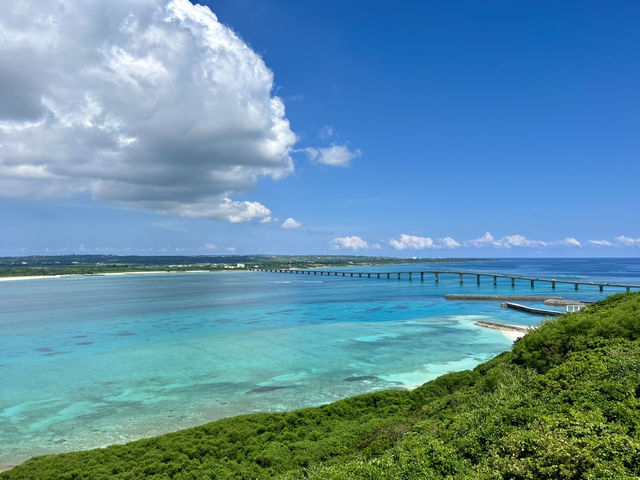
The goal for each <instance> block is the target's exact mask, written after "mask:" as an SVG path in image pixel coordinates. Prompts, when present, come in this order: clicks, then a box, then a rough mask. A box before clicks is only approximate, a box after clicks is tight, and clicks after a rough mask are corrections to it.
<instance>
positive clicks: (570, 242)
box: [559, 237, 582, 247]
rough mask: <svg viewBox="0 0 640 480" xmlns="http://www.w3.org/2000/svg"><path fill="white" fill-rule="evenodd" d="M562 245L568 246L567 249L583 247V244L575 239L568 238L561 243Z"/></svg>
mask: <svg viewBox="0 0 640 480" xmlns="http://www.w3.org/2000/svg"><path fill="white" fill-rule="evenodd" d="M559 244H560V245H566V246H567V247H581V246H582V244H581V243H580V242H579V241H578V240H576V239H575V238H573V237H567V238H565V239H564V240H561V241H560V242H559Z"/></svg>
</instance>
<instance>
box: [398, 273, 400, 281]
mask: <svg viewBox="0 0 640 480" xmlns="http://www.w3.org/2000/svg"><path fill="white" fill-rule="evenodd" d="M398 280H400V272H398Z"/></svg>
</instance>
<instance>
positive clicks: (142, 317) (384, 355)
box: [0, 259, 640, 466]
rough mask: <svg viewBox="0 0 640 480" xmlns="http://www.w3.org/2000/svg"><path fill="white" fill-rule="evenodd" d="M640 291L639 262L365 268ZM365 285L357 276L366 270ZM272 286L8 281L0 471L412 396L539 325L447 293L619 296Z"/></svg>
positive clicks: (165, 280)
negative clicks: (331, 405) (240, 419)
mask: <svg viewBox="0 0 640 480" xmlns="http://www.w3.org/2000/svg"><path fill="white" fill-rule="evenodd" d="M421 268H422V269H424V270H434V269H442V270H449V269H451V270H467V271H478V272H492V273H509V274H514V275H523V276H526V275H531V276H538V277H542V278H556V279H558V280H560V279H566V280H579V281H599V282H609V283H615V282H618V283H632V284H640V259H535V260H534V259H503V260H491V261H478V262H470V263H466V262H465V263H458V264H452V263H446V264H428V265H424V266H422V267H421V266H419V265H398V266H385V267H370V268H368V269H367V270H368V271H371V272H378V271H389V270H391V271H408V270H411V271H419V270H420V269H421ZM357 270H358V271H363V270H364V269H363V268H358V269H357ZM616 291H620V290H613V289H610V290H608V289H605V292H604V293H600V292H599V291H598V289H597V287H596V288H593V287H581V288H580V290H578V291H577V292H576V291H574V289H573V285H558V287H557V288H556V290H551V287H550V285H548V284H537V285H536V286H535V288H534V289H532V288H531V287H530V285H529V283H528V282H524V281H521V282H518V283H516V286H515V287H512V286H511V283H510V281H509V280H507V279H499V280H498V285H497V286H494V285H493V283H492V280H491V279H489V278H485V279H483V282H482V284H481V285H480V286H477V285H476V282H475V278H471V277H468V278H467V279H466V281H465V283H464V284H463V285H460V284H459V282H458V277H457V276H453V275H441V276H440V281H439V283H437V284H436V283H435V282H434V281H433V277H432V276H430V275H427V276H425V280H424V282H421V281H420V279H419V277H418V278H417V279H416V277H415V276H414V279H413V281H411V282H410V281H408V280H407V279H406V277H405V278H404V279H402V280H397V278H396V279H394V278H392V279H390V280H387V279H386V278H382V279H377V278H371V279H369V278H361V279H360V278H350V277H345V278H343V277H326V276H307V275H288V274H281V273H264V272H233V273H180V274H149V275H122V276H87V277H69V278H52V279H41V280H33V279H31V280H23V281H9V282H0V466H3V465H4V466H6V465H14V464H16V463H19V462H22V461H24V460H26V459H28V458H30V457H31V456H34V455H42V454H48V453H58V452H66V451H72V450H80V449H88V448H95V447H103V446H106V445H109V444H113V443H123V442H126V441H129V440H134V439H137V438H141V437H148V436H152V435H157V434H161V433H166V432H170V431H174V430H178V429H182V428H186V427H190V426H194V425H199V424H203V423H206V422H209V421H212V420H216V419H219V418H223V417H229V416H233V415H239V414H245V413H252V412H263V411H282V410H291V409H296V408H302V407H308V406H314V405H320V404H323V403H328V402H332V401H335V400H339V399H341V398H345V397H348V396H352V395H358V394H362V393H367V392H372V391H377V390H383V389H389V388H414V387H416V386H418V385H421V384H422V383H424V382H426V381H429V380H431V379H433V378H435V377H437V376H439V375H442V374H444V373H447V372H452V371H458V370H463V369H467V368H473V367H474V366H475V365H477V364H478V363H481V362H483V361H485V360H488V359H489V358H491V357H493V356H495V355H497V354H499V353H500V352H503V351H505V350H508V349H509V348H510V347H511V344H512V342H511V341H510V340H508V339H507V338H506V337H505V336H504V335H503V334H502V333H501V332H499V331H496V330H491V329H486V328H481V327H477V326H475V325H474V323H475V322H477V321H478V320H489V321H495V322H503V323H512V324H521V325H535V324H536V323H538V322H540V321H541V319H540V317H536V316H531V315H528V314H525V313H522V312H517V311H513V310H508V309H505V308H502V307H500V304H499V302H473V301H471V302H456V301H448V300H445V299H444V295H445V294H447V293H470V294H472V293H487V294H505V295H508V294H529V295H531V294H535V295H546V294H554V295H561V296H564V297H565V298H572V299H582V300H590V301H595V300H600V299H602V298H605V296H606V295H609V294H612V293H616Z"/></svg>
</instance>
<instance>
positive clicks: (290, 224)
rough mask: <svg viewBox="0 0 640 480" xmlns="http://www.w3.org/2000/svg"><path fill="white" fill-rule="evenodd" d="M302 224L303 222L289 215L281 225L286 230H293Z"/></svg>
mask: <svg viewBox="0 0 640 480" xmlns="http://www.w3.org/2000/svg"><path fill="white" fill-rule="evenodd" d="M301 226H302V223H300V222H298V221H296V220H294V219H293V218H291V217H289V218H287V219H286V220H285V221H284V222H282V225H280V228H284V229H285V230H291V229H294V228H300V227H301Z"/></svg>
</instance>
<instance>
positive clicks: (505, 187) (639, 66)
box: [0, 0, 640, 257]
mask: <svg viewBox="0 0 640 480" xmlns="http://www.w3.org/2000/svg"><path fill="white" fill-rule="evenodd" d="M50 3H51V4H54V3H55V2H50ZM62 4H64V6H63V7H60V6H56V8H53V7H52V8H51V10H50V11H49V10H47V8H45V9H44V12H43V9H42V7H41V5H42V4H41V3H38V2H31V3H30V2H26V6H24V7H22V8H21V9H18V8H15V9H14V11H12V12H11V13H10V14H9V15H8V17H7V18H8V20H7V18H5V19H4V20H3V19H0V35H5V38H17V35H18V33H16V32H20V35H25V36H26V38H27V40H26V41H25V40H24V38H22V39H21V40H20V42H18V41H17V40H16V42H15V44H12V43H11V42H8V45H5V46H4V47H0V85H1V84H2V83H5V85H8V86H9V87H10V88H2V89H1V90H2V91H1V92H0V187H1V190H2V193H0V218H2V226H1V227H0V228H1V231H2V235H1V236H0V255H21V254H41V253H51V254H55V253H70V252H76V253H79V252H83V253H94V252H95V253H140V254H163V253H170V254H175V253H176V252H178V253H185V254H186V253H189V254H193V253H202V254H226V253H229V252H236V253H279V254H285V253H292V254H316V253H318V254H319V253H336V254H339V253H357V254H364V255H366V254H375V255H394V256H395V255H397V256H423V257H439V256H453V257H459V256H480V257H507V256H543V257H548V256H638V254H639V253H640V221H639V220H640V215H639V213H638V212H639V208H638V205H640V193H639V192H640V191H639V189H638V183H639V180H640V166H639V162H638V159H639V158H640V155H639V154H640V135H639V131H638V126H639V125H640V91H639V90H638V85H640V63H639V60H638V58H639V57H638V55H637V46H638V45H639V44H640V31H639V29H638V28H637V25H638V21H639V20H640V5H638V3H637V2H631V1H629V2H626V1H617V2H588V1H584V2H546V1H521V2H511V1H489V2H477V1H454V2H451V1H437V2H435V1H433V2H432V1H429V2H417V1H416V2H396V3H393V4H391V3H388V2H360V1H353V2H338V1H323V2H307V1H303V2H291V1H277V0H269V1H258V0H228V1H227V0H224V1H223V0H221V1H216V2H206V4H205V5H207V6H208V7H210V8H211V10H212V11H213V13H214V14H215V15H216V16H217V20H216V17H214V16H212V15H210V13H209V12H208V11H207V10H206V9H203V8H200V7H194V6H193V5H192V4H191V3H189V2H188V1H187V0H173V1H171V2H169V1H165V0H162V1H161V0H157V1H153V0H140V1H138V2H125V1H124V0H118V1H115V2H114V3H113V5H114V6H113V8H112V10H110V11H109V12H108V13H107V14H105V12H104V11H102V10H101V7H100V2H97V1H87V2H81V1H79V0H77V1H76V0H65V2H62ZM61 11H64V13H65V15H64V16H61V18H65V19H68V18H71V20H65V21H64V22H58V24H56V25H57V26H56V27H51V25H50V24H49V23H46V22H44V21H43V20H42V18H44V17H45V15H44V14H45V13H46V14H47V15H49V16H52V15H53V16H55V15H62V13H61ZM70 12H71V15H70V14H69V13H70ZM167 12H168V13H167ZM105 15H107V16H109V15H110V16H111V18H109V17H107V18H105ZM41 17H42V18H41ZM167 19H169V20H167ZM3 22H4V23H3ZM65 22H68V23H65ZM74 22H77V23H74ZM78 25H83V27H82V29H81V30H80V31H79V30H78V28H77V26H78ZM87 25H88V27H87ZM110 25H115V26H116V27H117V28H116V30H114V31H113V32H110V31H109V28H112V27H111V26H110ZM53 28H56V29H58V30H56V31H51V29H53ZM113 28H115V27H113ZM157 31H162V33H163V35H162V36H161V37H156V36H153V35H152V33H153V32H157ZM71 32H73V34H72V33H71ZM233 32H235V33H236V34H237V35H234V34H233ZM49 34H50V38H55V39H58V40H55V41H54V40H51V41H47V40H46V39H48V38H49V36H48V35H49ZM29 35H31V39H32V40H33V41H31V40H30V38H29ZM43 38H44V39H45V40H42V39H43ZM60 38H61V39H62V40H59V39H60ZM105 42H107V43H105ZM108 42H112V44H111V45H110V44H109V43H108ZM6 43H7V42H5V44H6ZM18 53H19V55H18ZM260 58H261V59H262V60H260ZM16 59H18V60H16ZM48 59H51V60H50V64H47V62H48V61H49V60H48ZM96 72H98V73H96ZM202 72H205V73H206V74H203V73H202ZM27 75H28V77H27ZM3 78H4V82H2V81H1V80H2V79H3ZM39 78H44V79H46V80H47V81H46V82H41V83H40V82H39V81H37V80H34V79H39ZM194 78H196V80H194ZM54 87H55V88H54ZM274 99H280V100H279V101H275V100H274ZM281 107H283V108H284V111H282V110H281ZM3 112H4V113H3ZM194 119H195V120H194ZM247 119H249V120H247ZM289 219H290V220H289ZM283 227H290V228H283ZM489 232H490V233H489Z"/></svg>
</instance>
